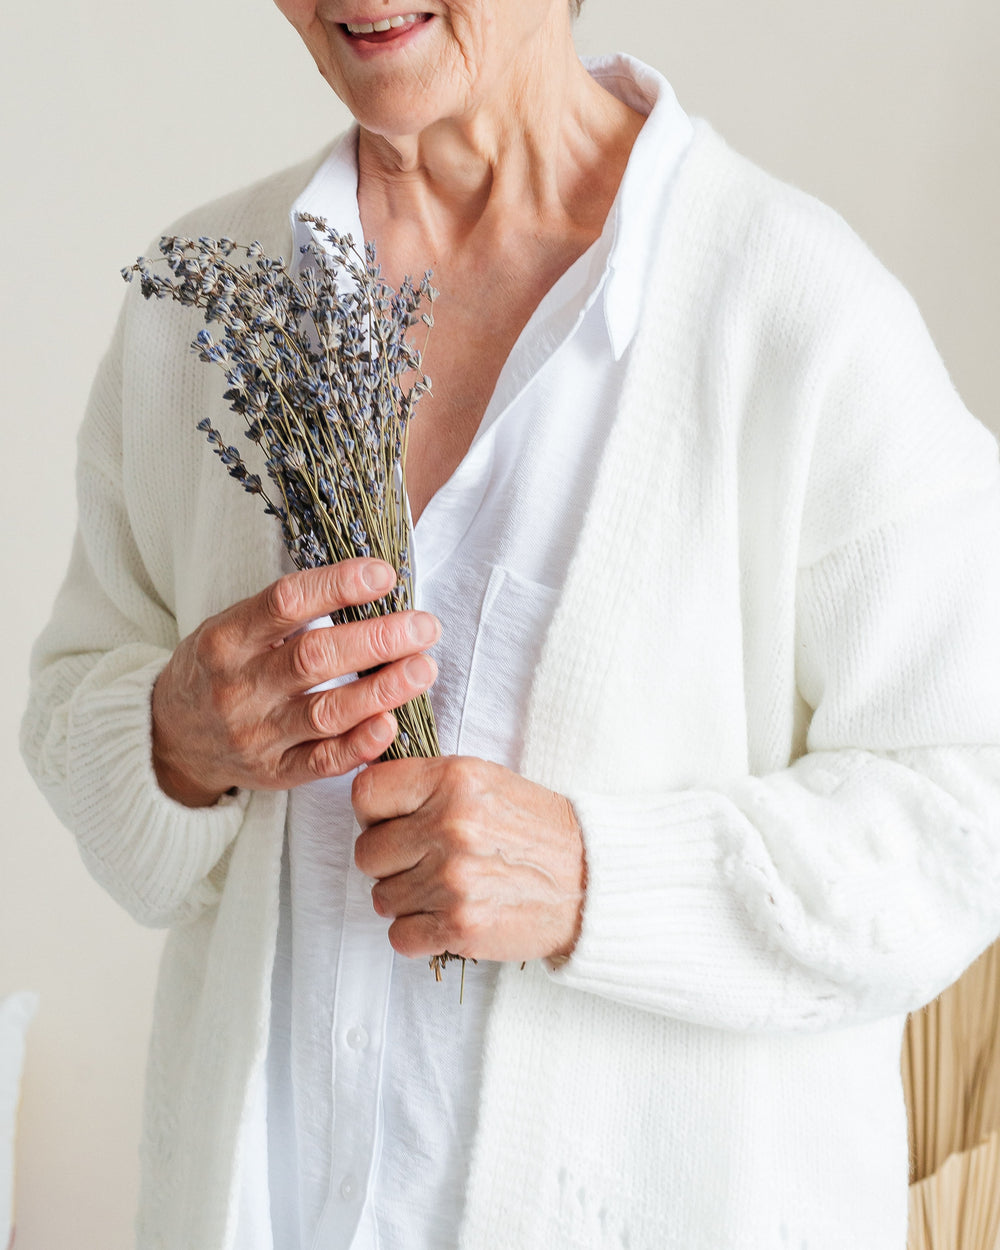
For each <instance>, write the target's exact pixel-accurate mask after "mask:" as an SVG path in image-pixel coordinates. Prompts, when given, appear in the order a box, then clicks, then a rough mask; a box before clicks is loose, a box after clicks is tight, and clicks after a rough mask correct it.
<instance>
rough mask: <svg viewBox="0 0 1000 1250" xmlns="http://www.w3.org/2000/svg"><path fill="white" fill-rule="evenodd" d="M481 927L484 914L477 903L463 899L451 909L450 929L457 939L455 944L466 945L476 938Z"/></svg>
mask: <svg viewBox="0 0 1000 1250" xmlns="http://www.w3.org/2000/svg"><path fill="white" fill-rule="evenodd" d="M481 927H482V914H481V912H480V909H479V907H478V906H477V905H476V904H475V903H472V902H469V901H467V900H463V901H462V902H460V903H456V904H455V905H454V906H453V907H452V908H451V909H450V910H449V913H448V931H449V934H450V935H452V936H453V937H454V938H455V939H457V941H456V942H455V943H454V944H455V945H464V944H466V943H468V942H469V941H471V940H474V939H475V938H476V936H477V935H478V933H479V930H480V929H481ZM449 944H450V943H449Z"/></svg>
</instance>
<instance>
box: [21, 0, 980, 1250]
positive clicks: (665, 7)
mask: <svg viewBox="0 0 1000 1250" xmlns="http://www.w3.org/2000/svg"><path fill="white" fill-rule="evenodd" d="M2 9H3V13H2V16H0V57H2V58H3V64H2V73H0V91H2V92H3V96H4V104H5V110H4V117H5V120H6V126H5V131H6V133H5V135H4V138H3V144H4V152H3V164H2V169H3V185H4V192H3V196H2V205H3V215H4V216H3V224H4V233H3V243H4V254H3V260H2V269H3V283H4V294H3V300H2V305H0V316H2V318H3V333H2V335H0V350H2V352H3V390H2V395H3V400H2V403H3V418H2V419H3V443H2V446H3V451H4V457H5V462H4V463H5V467H4V472H3V473H2V475H0V481H2V482H3V487H4V489H3V491H2V493H0V501H2V502H0V506H2V508H3V517H2V523H0V561H2V566H0V571H2V582H0V585H2V587H3V594H2V603H3V605H4V626H3V635H2V636H3V647H2V650H0V663H2V665H3V675H2V681H3V685H2V689H3V693H4V697H3V701H2V707H0V734H2V737H0V773H2V778H3V782H4V795H3V805H2V813H3V814H2V815H0V865H2V866H0V994H2V993H4V992H6V991H8V990H13V989H20V988H33V989H37V990H38V991H40V993H41V996H42V1005H41V1009H40V1012H39V1016H38V1018H37V1020H36V1022H35V1025H34V1027H33V1029H32V1032H31V1036H30V1043H29V1055H28V1064H27V1073H26V1080H25V1088H24V1104H23V1112H22V1124H21V1129H22V1132H21V1141H20V1161H21V1174H20V1179H19V1185H18V1201H19V1214H20V1225H21V1234H20V1240H19V1242H18V1246H19V1250H54V1248H55V1247H59V1248H60V1250H70V1248H73V1250H90V1248H91V1247H93V1248H94V1250H127V1247H128V1246H129V1245H130V1244H131V1243H130V1224H131V1216H132V1208H133V1204H134V1200H135V1189H136V1165H135V1144H136V1139H137V1135H138V1123H139V1099H140V1089H141V1072H142V1065H143V1051H144V1046H145V1039H146V1032H147V1029H148V1022H149V1010H150V1000H151V993H152V984H153V976H154V969H155V961H156V956H157V952H158V949H159V941H160V938H159V935H158V934H152V933H147V932H144V931H141V930H139V929H138V928H137V927H135V926H134V925H133V924H132V922H131V921H129V920H128V919H127V918H126V917H125V916H124V915H123V914H119V912H118V911H117V910H116V908H115V907H114V905H113V904H112V903H111V902H110V901H108V900H107V899H105V898H104V896H103V895H102V894H101V893H100V892H99V891H98V889H97V887H96V886H95V885H94V884H93V883H92V882H91V881H90V879H89V878H88V877H87V876H86V875H85V873H84V871H83V869H82V867H81V866H80V863H79V860H78V859H77V856H76V852H75V849H74V847H73V844H72V840H71V839H70V837H69V836H68V835H67V834H66V833H65V832H64V831H63V830H62V829H60V828H59V826H58V825H57V823H56V821H55V820H54V818H53V817H52V816H51V815H50V813H49V811H48V810H47V808H46V807H45V805H44V803H43V802H42V800H41V799H40V798H39V797H38V796H37V794H36V793H35V792H34V790H33V788H32V786H31V783H30V782H29V780H28V778H27V776H26V774H25V772H24V769H23V767H22V765H21V763H20V760H19V757H18V755H17V750H16V732H17V728H16V727H17V722H18V719H19V714H20V708H21V705H22V703H23V699H24V693H25V687H26V677H25V668H26V663H27V653H28V649H29V646H30V642H31V639H32V637H33V635H34V634H35V633H36V632H37V630H38V629H39V627H40V626H41V624H42V622H43V620H44V618H45V616H46V614H47V611H48V608H49V604H50V602H51V598H52V596H53V594H54V591H55V588H56V585H57V583H58V580H59V578H60V576H61V572H62V568H63V565H64V563H65V560H66V557H67V553H68V549H69V543H70V538H71V533H72V526H73V515H74V507H73V499H72V463H73V439H74V431H75V427H76V424H77V421H78V419H79V414H80V412H81V409H82V406H83V404H84V400H85V397H86V392H87V387H88V384H89V379H90V376H91V373H92V371H93V369H94V366H95V363H96V360H97V358H98V355H99V353H100V351H101V350H102V348H103V345H104V343H105V341H106V338H107V336H108V334H109V332H110V328H111V325H112V320H113V317H114V314H115V310H116V308H117V305H118V302H119V298H120V296H121V282H120V279H119V277H118V269H119V267H120V266H121V265H122V264H124V263H126V262H127V261H129V260H131V258H132V257H133V256H134V255H135V254H136V253H137V252H139V251H141V250H142V249H143V248H144V247H145V246H146V244H147V243H148V241H149V240H150V239H151V238H152V237H153V236H154V235H155V234H156V233H157V232H158V231H159V230H160V228H161V227H162V226H164V225H166V224H167V223H168V222H169V221H170V220H171V218H172V217H174V216H175V215H176V214H178V213H179V212H181V211H183V210H185V209H187V208H189V207H190V206H191V205H193V204H195V203H198V202H199V201H202V200H205V199H208V198H210V197H212V196H214V195H216V194H218V193H221V192H223V191H225V190H228V189H230V188H231V187H233V186H237V185H239V184H241V183H243V182H246V181H249V180H250V179H252V178H254V177H257V176H258V175H262V174H265V173H267V172H268V171H270V170H271V169H273V168H276V167H278V166H279V165H282V164H287V163H290V162H291V161H293V160H295V159H297V158H299V157H300V156H303V155H305V154H307V153H309V152H310V151H312V150H313V149H315V148H318V147H319V146H320V145H321V144H322V143H323V142H324V141H325V139H326V138H327V137H328V135H330V134H331V133H332V132H334V131H336V130H337V129H338V128H339V127H340V126H341V125H342V123H343V120H344V115H343V113H342V111H341V109H340V107H339V105H338V104H337V102H336V101H335V100H334V98H333V97H332V95H331V94H330V92H329V90H328V89H327V88H326V86H325V84H323V83H322V81H321V80H320V79H319V78H318V76H317V75H316V73H315V71H314V70H313V67H312V63H311V61H310V60H309V59H308V57H307V54H306V53H305V51H304V49H301V48H300V47H299V46H298V44H297V43H296V40H295V36H294V34H293V32H292V31H291V29H290V28H288V27H286V26H285V25H284V23H283V21H282V19H281V18H280V15H279V14H278V13H277V11H276V10H274V9H272V7H271V6H270V5H269V4H268V3H267V0H171V2H170V3H169V4H166V5H164V4H159V5H150V4H141V3H136V2H135V0H87V2H86V3H85V2H84V0H46V3H44V4H35V5H31V4H26V3H17V4H13V3H11V4H6V5H4V6H2ZM578 32H579V44H580V46H581V48H582V50H584V51H596V50H604V49H613V48H621V49H624V50H626V51H632V52H635V53H636V54H637V55H641V56H643V58H644V59H646V60H648V61H650V62H651V63H653V64H654V65H655V66H657V67H658V68H660V69H661V70H663V71H664V72H665V73H666V74H667V76H668V77H669V78H670V79H671V81H672V82H673V84H674V86H675V89H676V90H677V92H678V95H679V96H680V99H681V102H682V103H683V104H684V105H685V106H686V107H687V108H688V110H689V111H690V112H693V113H697V114H700V115H702V116H705V117H708V118H709V119H710V120H711V121H712V122H713V123H714V124H715V125H716V127H717V128H718V129H719V130H721V132H722V133H723V134H724V135H725V136H726V137H727V138H728V139H729V140H730V142H731V143H732V144H733V145H734V146H736V147H738V148H739V149H741V150H742V151H744V152H745V153H746V154H748V155H749V156H751V157H753V158H754V159H756V160H757V161H758V162H760V163H762V164H764V165H765V166H767V167H768V168H770V169H771V170H773V171H774V172H776V173H778V174H780V175H781V176H783V177H785V178H786V179H789V180H791V181H793V182H795V183H797V184H798V185H800V186H802V187H804V188H806V189H807V190H809V191H812V192H814V193H815V194H817V195H819V196H820V197H821V198H823V199H825V200H827V201H828V202H829V203H831V204H833V205H834V206H835V207H836V208H838V209H839V210H840V211H841V212H842V213H843V214H844V215H845V216H846V217H847V218H848V219H849V220H850V221H851V222H852V224H853V225H854V226H855V228H856V229H857V230H858V231H859V232H860V233H861V235H862V236H863V237H864V238H865V239H867V240H868V242H869V243H870V244H871V245H872V247H873V248H874V249H875V251H876V252H877V253H878V254H879V255H880V256H881V257H882V258H883V259H884V260H885V262H886V263H887V264H888V265H889V267H890V268H892V269H893V270H894V271H895V272H896V273H898V274H899V275H900V277H902V279H903V280H904V282H905V283H906V284H907V285H908V286H909V287H910V289H911V290H912V291H913V292H914V294H915V295H916V297H917V300H918V302H919V303H920V304H921V306H922V307H923V309H924V313H925V316H926V317H927V320H928V322H929V323H930V326H931V329H932V331H933V333H934V336H935V338H936V339H937V341H938V344H939V346H940V348H941V351H942V353H943V355H944V357H945V360H946V361H947V363H948V365H949V367H950V368H951V370H952V374H953V376H954V378H955V380H956V382H957V384H958V386H959V388H960V390H961V391H962V393H963V394H964V396H965V398H966V400H967V402H968V403H969V405H970V407H972V408H973V410H974V411H976V412H978V414H979V415H980V416H981V417H982V418H983V420H985V421H986V422H987V423H988V424H990V425H991V426H992V428H993V429H994V430H998V431H1000V346H998V345H1000V231H998V229H997V225H998V222H1000V75H998V74H997V73H996V66H997V64H998V63H1000V6H998V5H997V3H996V0H838V2H837V3H836V4H834V3H831V2H830V0H823V2H822V3H808V2H807V3H803V2H802V0H795V2H793V0H738V2H737V0H698V3H696V4H684V5H682V4H679V3H670V2H669V0H668V3H665V4H664V3H652V0H646V2H645V3H643V2H642V0H587V8H586V11H585V16H584V18H583V19H582V21H581V23H580V25H579V28H578ZM237 119H239V120H238V121H237ZM192 1250H195V1248H192Z"/></svg>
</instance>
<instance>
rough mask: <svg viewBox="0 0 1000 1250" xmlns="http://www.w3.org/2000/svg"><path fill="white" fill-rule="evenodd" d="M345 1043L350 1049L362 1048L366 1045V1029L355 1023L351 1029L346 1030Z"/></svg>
mask: <svg viewBox="0 0 1000 1250" xmlns="http://www.w3.org/2000/svg"><path fill="white" fill-rule="evenodd" d="M347 1044H348V1046H350V1048H351V1050H364V1049H365V1047H366V1046H367V1045H368V1031H367V1029H364V1028H362V1027H361V1025H360V1024H356V1025H355V1026H354V1028H353V1029H348V1030H347Z"/></svg>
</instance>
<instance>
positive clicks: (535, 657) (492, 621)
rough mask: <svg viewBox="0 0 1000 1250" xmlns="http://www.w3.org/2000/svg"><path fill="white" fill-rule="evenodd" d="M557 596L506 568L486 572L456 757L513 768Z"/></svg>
mask: <svg viewBox="0 0 1000 1250" xmlns="http://www.w3.org/2000/svg"><path fill="white" fill-rule="evenodd" d="M558 597H559V595H558V592H557V591H556V590H553V589H552V588H551V587H549V586H544V585H542V584H541V583H540V582H533V581H531V580H529V579H528V578H524V577H520V576H518V575H517V574H515V573H512V572H511V571H510V570H508V569H504V568H501V567H499V566H494V567H493V568H492V569H491V570H490V574H489V578H488V580H487V583H486V589H485V593H484V595H483V603H482V608H481V611H480V615H479V622H478V625H477V627H476V636H475V643H474V646H473V649H472V655H471V658H470V662H469V679H468V683H467V685H466V690H465V698H464V702H463V705H462V708H461V713H460V716H459V719H458V734H457V751H458V753H459V754H460V755H475V756H478V757H479V758H480V759H485V760H491V761H492V762H493V763H496V764H503V765H504V766H505V767H506V768H511V769H517V767H518V765H519V764H520V760H521V751H522V747H523V744H524V720H525V716H526V713H527V709H528V699H529V696H530V693H531V686H532V682H533V680H534V676H535V669H536V668H537V666H538V661H539V658H540V656H541V651H542V643H543V641H544V638H545V632H546V630H547V629H548V626H549V622H550V621H551V619H552V614H553V612H554V611H555V605H556V602H557V600H558Z"/></svg>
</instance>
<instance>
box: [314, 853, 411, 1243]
mask: <svg viewBox="0 0 1000 1250" xmlns="http://www.w3.org/2000/svg"><path fill="white" fill-rule="evenodd" d="M357 832H358V830H357V829H355V833H357ZM387 929H388V921H386V920H385V919H383V918H382V917H380V916H378V915H376V914H375V911H374V910H373V908H372V905H371V885H370V882H369V881H368V880H367V878H365V877H364V876H363V875H362V874H361V873H360V872H358V871H357V869H355V868H354V867H353V865H352V867H351V869H350V873H349V879H348V888H347V891H346V907H345V917H344V926H343V931H342V936H341V948H340V959H339V964H338V971H337V992H336V999H335V1004H334V1016H333V1021H332V1029H331V1041H332V1044H333V1050H334V1064H333V1105H334V1132H333V1140H332V1143H331V1146H332V1149H331V1159H330V1163H331V1167H330V1188H329V1191H328V1192H329V1200H328V1202H327V1206H326V1209H325V1211H324V1215H323V1219H322V1221H321V1225H320V1236H319V1237H317V1240H316V1244H322V1245H324V1246H330V1247H335V1248H336V1250H374V1243H373V1241H372V1237H371V1231H370V1230H371V1227H372V1226H373V1221H372V1220H371V1219H370V1218H368V1217H367V1215H366V1212H367V1209H368V1205H369V1203H370V1190H371V1178H372V1176H373V1175H374V1171H375V1167H376V1164H377V1160H376V1157H375V1155H376V1146H377V1137H378V1116H379V1101H380V1098H381V1086H382V1066H383V1058H384V1043H385V1028H384V1021H385V1015H386V1011H387V1009H388V1002H389V987H390V983H391V979H392V959H393V954H392V947H391V946H390V945H389V941H388V938H387V936H386V932H387Z"/></svg>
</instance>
